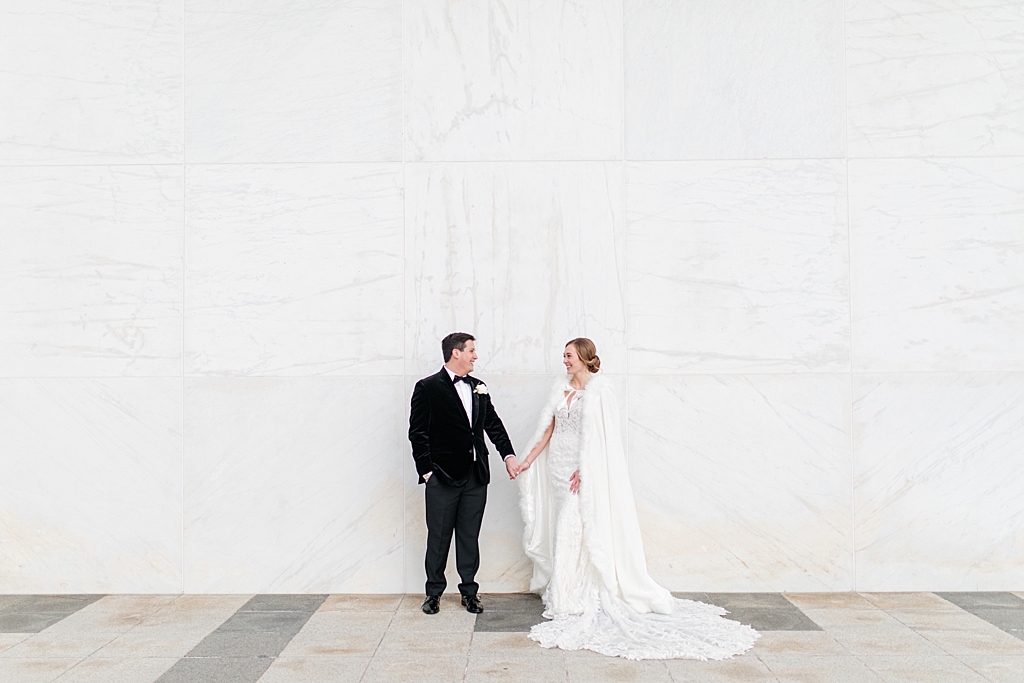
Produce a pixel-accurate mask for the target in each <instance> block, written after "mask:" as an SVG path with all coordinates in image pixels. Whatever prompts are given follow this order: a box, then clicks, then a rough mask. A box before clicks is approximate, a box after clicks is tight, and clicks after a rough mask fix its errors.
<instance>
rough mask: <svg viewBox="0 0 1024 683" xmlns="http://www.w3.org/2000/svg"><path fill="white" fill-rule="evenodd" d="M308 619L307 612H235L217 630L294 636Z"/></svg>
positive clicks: (308, 614)
mask: <svg viewBox="0 0 1024 683" xmlns="http://www.w3.org/2000/svg"><path fill="white" fill-rule="evenodd" d="M309 617H310V613H309V612H235V613H234V614H232V615H231V616H230V617H229V618H228V619H227V620H226V621H225V622H224V623H223V624H221V625H220V626H219V627H218V628H217V630H218V631H221V632H224V633H227V632H231V631H245V632H247V633H291V634H295V633H298V632H299V629H300V628H302V625H303V624H305V623H306V622H307V621H308V620H309Z"/></svg>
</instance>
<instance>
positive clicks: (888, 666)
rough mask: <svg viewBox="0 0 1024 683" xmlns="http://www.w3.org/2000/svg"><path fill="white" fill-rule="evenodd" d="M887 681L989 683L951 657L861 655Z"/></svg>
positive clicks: (902, 682) (900, 682) (903, 682)
mask: <svg viewBox="0 0 1024 683" xmlns="http://www.w3.org/2000/svg"><path fill="white" fill-rule="evenodd" d="M859 659H860V660H861V661H862V662H864V663H865V664H866V665H867V667H868V668H869V669H871V670H872V671H874V672H875V673H876V674H878V676H879V677H880V678H881V679H882V680H883V681H885V683H986V681H985V679H984V677H982V676H981V675H979V674H978V673H977V672H975V671H974V670H973V669H971V668H970V667H968V666H967V665H966V664H964V663H963V662H961V661H960V660H958V659H956V658H955V657H950V656H949V655H946V656H942V657H910V656H869V657H860V658H859Z"/></svg>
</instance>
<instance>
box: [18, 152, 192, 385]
mask: <svg viewBox="0 0 1024 683" xmlns="http://www.w3.org/2000/svg"><path fill="white" fill-rule="evenodd" d="M183 195H184V189H183V182H182V170H181V168H180V167H171V166H64V167H35V168H25V167H21V168H18V167H6V168H0V317H2V320H3V323H2V324H0V376H5V377H12V376H15V377H16V376H21V377H26V376H30V377H43V376H51V377H52V376H63V377H76V376H78V377H80V376H91V377H101V376H115V377H116V376H121V375H135V376H139V375H146V376H161V375H162V376H180V374H181V353H182V347H181V327H182V309H181V303H182V302H181V286H182V243H181V242H182V229H183V218H182V212H183V209H184V196H183Z"/></svg>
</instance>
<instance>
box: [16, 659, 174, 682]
mask: <svg viewBox="0 0 1024 683" xmlns="http://www.w3.org/2000/svg"><path fill="white" fill-rule="evenodd" d="M91 656H92V655H86V656H84V657H82V658H81V659H79V660H78V661H77V662H75V663H74V664H72V665H71V666H69V667H68V668H67V669H65V670H64V671H61V672H60V673H59V674H58V675H57V677H56V678H54V679H53V680H51V681H50V683H56V682H57V681H59V680H60V679H61V678H64V676H65V675H66V674H67V673H68V672H69V671H73V670H74V669H76V668H78V665H79V664H81V663H82V662H84V661H85V660H87V659H89V657H91ZM29 659H40V658H38V657H30V658H29ZM52 659H58V658H57V657H53V658H52ZM59 659H63V658H59ZM67 659H75V658H74V657H67ZM171 666H174V665H173V664H172V665H171Z"/></svg>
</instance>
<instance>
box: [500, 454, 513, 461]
mask: <svg viewBox="0 0 1024 683" xmlns="http://www.w3.org/2000/svg"><path fill="white" fill-rule="evenodd" d="M513 455H515V453H506V454H505V455H503V456H501V461H502V462H505V461H506V460H508V459H509V458H511V457H512V456H513Z"/></svg>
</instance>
